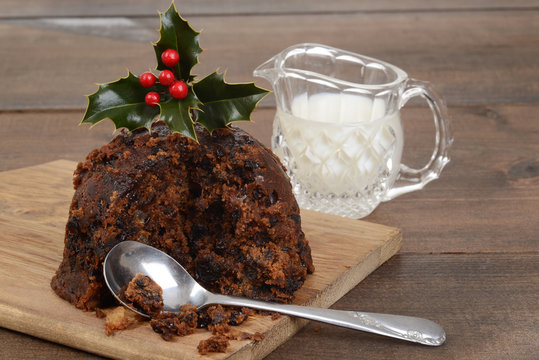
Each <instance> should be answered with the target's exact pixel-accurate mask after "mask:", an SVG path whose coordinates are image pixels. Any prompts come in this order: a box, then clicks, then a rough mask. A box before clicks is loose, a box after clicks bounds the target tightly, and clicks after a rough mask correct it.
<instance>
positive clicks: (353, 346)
mask: <svg viewBox="0 0 539 360" xmlns="http://www.w3.org/2000/svg"><path fill="white" fill-rule="evenodd" d="M538 283H539V254H537V253H535V254H458V255H457V254H446V255H431V256H424V255H415V254H403V255H398V256H395V257H393V258H392V259H390V260H389V261H388V262H387V263H386V264H384V265H383V266H382V267H380V268H379V269H378V270H376V271H375V272H373V273H372V274H371V275H370V276H369V277H368V278H367V279H365V280H364V281H362V282H361V284H360V285H359V286H358V287H356V288H354V289H353V290H352V291H351V292H349V293H348V294H347V295H346V296H344V297H343V298H342V299H341V300H340V301H339V302H337V303H336V304H335V305H334V306H333V308H336V309H350V308H352V307H356V308H361V309H366V310H368V311H381V312H386V313H394V314H405V315H416V316H422V317H425V318H430V319H436V321H439V323H440V324H441V325H442V326H443V327H444V328H445V330H446V333H447V341H446V343H445V344H444V345H443V346H441V347H438V348H424V347H418V346H413V345H412V346H410V345H409V344H406V343H403V342H394V341H391V340H388V339H385V338H382V337H378V336H375V335H370V334H361V333H357V332H353V331H349V330H346V329H339V328H335V327H331V326H327V325H325V324H317V323H310V324H309V325H308V326H306V327H305V328H304V329H302V330H301V331H300V332H299V333H298V334H297V335H296V336H294V337H293V338H292V339H291V340H289V341H288V342H287V343H285V344H284V345H282V346H281V347H279V348H278V349H277V350H276V351H275V352H273V353H272V354H270V355H269V356H268V357H267V360H278V359H285V358H288V359H308V358H309V355H310V356H312V358H316V359H359V358H361V359H397V358H398V359H417V360H423V359H425V360H426V359H484V360H506V359H512V360H517V359H518V360H531V359H535V358H536V357H537V352H538V350H539V338H538V337H537V336H536V334H537V329H538V328H539V308H538V307H537V294H538V292H537V286H536V285H532V284H538ZM305 344H309V348H306V347H305V346H304V345H305ZM305 352H307V353H308V354H306V353H305Z"/></svg>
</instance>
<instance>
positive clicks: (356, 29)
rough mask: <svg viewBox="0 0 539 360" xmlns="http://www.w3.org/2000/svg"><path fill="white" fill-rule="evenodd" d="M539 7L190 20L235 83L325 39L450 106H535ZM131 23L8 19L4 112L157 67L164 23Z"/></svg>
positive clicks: (207, 57) (64, 98)
mask: <svg viewBox="0 0 539 360" xmlns="http://www.w3.org/2000/svg"><path fill="white" fill-rule="evenodd" d="M538 12H539V10H527V11H504V12H481V11H478V12H467V13H453V12H443V13H437V12H434V13H433V12H426V13H420V14H419V13H418V14H416V15H414V16H413V17H411V16H410V15H409V14H406V13H400V12H399V13H375V14H363V13H347V14H338V15H336V14H328V15H310V16H292V15H279V16H269V15H268V16H261V17H257V16H255V17H237V16H236V17H235V16H230V17H194V18H193V19H191V24H192V25H193V26H194V27H195V28H197V29H203V34H202V35H201V44H202V47H203V48H204V49H206V50H205V51H204V52H203V53H202V54H201V56H200V61H201V63H200V64H199V65H197V67H196V68H195V71H196V73H198V74H202V75H205V74H209V73H211V72H212V71H214V70H215V69H216V68H221V69H228V73H227V74H228V76H227V78H228V79H229V81H251V80H252V79H253V76H252V71H253V70H254V69H255V68H256V66H258V65H259V64H261V63H262V62H264V61H265V60H267V59H269V58H270V57H271V56H273V55H275V54H277V53H278V52H280V51H281V50H283V49H285V48H286V47H288V46H290V45H292V44H296V43H301V42H317V43H324V44H327V45H331V46H335V47H339V48H343V49H347V50H350V51H354V52H358V53H362V54H366V55H370V56H373V57H376V58H379V59H383V60H386V61H388V62H391V63H393V64H395V65H397V66H399V67H401V68H403V69H405V70H406V71H407V72H408V73H409V75H410V76H411V77H414V78H417V79H421V80H427V81H430V82H432V83H433V84H434V85H435V87H436V88H438V89H439V90H440V91H441V92H442V94H444V95H445V98H446V100H447V102H448V103H449V104H482V103H483V104H493V103H507V102H517V103H533V102H537V101H538V99H539V47H538V46H537V43H538V42H539V22H537V21H536V19H537V16H538V15H537V14H538ZM129 21H131V22H132V24H131V23H129V24H131V25H129V24H127V25H126V24H124V23H123V22H122V23H121V24H118V25H117V28H116V29H115V27H114V24H111V25H108V24H107V23H104V24H105V25H106V26H105V25H101V26H100V25H99V24H94V25H93V27H91V28H92V29H93V31H90V30H89V29H88V28H86V27H84V26H83V27H82V28H81V29H80V31H81V32H83V34H77V33H76V31H77V26H67V27H60V28H58V29H57V30H54V29H50V27H51V26H52V27H54V24H52V25H51V24H50V20H48V22H46V23H44V22H41V21H38V20H30V21H27V22H24V23H21V24H19V25H17V24H16V23H8V22H2V23H0V43H2V45H3V46H2V47H1V48H0V56H1V57H2V59H3V61H2V62H0V73H2V74H3V79H2V81H3V82H4V81H5V83H6V84H10V86H9V87H1V88H0V110H9V109H11V110H17V109H81V108H84V107H85V106H86V104H87V101H86V99H85V98H84V96H83V95H84V94H89V93H92V92H94V91H95V90H96V87H95V83H96V82H108V81H113V80H115V79H117V78H119V77H120V76H124V75H125V74H126V70H125V69H126V67H127V68H129V69H130V70H131V71H133V72H134V73H137V74H138V73H141V72H143V71H146V70H147V69H148V68H150V67H152V66H153V65H154V63H155V59H154V54H153V51H152V49H151V46H150V42H151V41H155V40H156V39H157V34H156V32H155V29H157V28H158V26H159V20H158V18H157V17H156V16H152V17H150V18H135V19H131V20H129ZM322 23H323V24H324V26H319V24H322ZM111 26H112V30H111ZM124 26H127V27H128V29H127V30H125V29H124V30H122V29H123V28H124ZM100 28H101V30H102V33H101V36H100V35H99V34H100V32H99V29H100ZM96 29H97V30H96ZM132 29H143V30H138V31H139V32H137V37H138V38H139V39H141V40H142V41H133V40H124V39H122V38H113V37H114V36H115V35H114V34H115V33H116V31H118V32H119V33H120V34H123V35H120V36H124V37H125V36H127V35H126V34H129V33H130V32H131V30H132ZM222 29H227V31H222ZM91 34H94V35H91ZM373 38H375V39H376V41H372V39H373ZM51 44H54V49H55V51H54V52H51V51H50V48H51ZM30 48H31V49H32V53H33V54H34V56H31V57H29V56H26V54H27V52H28V49H30ZM58 54H62V56H58ZM102 54H106V56H102ZM259 83H260V85H265V84H266V83H265V82H264V81H263V80H259ZM42 93H45V94H47V96H40V94H42ZM265 104H266V105H268V104H270V102H268V101H266V102H265Z"/></svg>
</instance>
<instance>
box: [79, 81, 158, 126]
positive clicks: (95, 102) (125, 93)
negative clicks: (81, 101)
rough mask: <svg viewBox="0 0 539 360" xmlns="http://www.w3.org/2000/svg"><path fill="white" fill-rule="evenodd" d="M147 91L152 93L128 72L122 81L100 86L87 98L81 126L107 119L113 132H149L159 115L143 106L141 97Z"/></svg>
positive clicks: (156, 109)
mask: <svg viewBox="0 0 539 360" xmlns="http://www.w3.org/2000/svg"><path fill="white" fill-rule="evenodd" d="M148 91H155V90H152V89H146V88H143V87H142V86H141V85H140V83H139V79H138V77H136V76H135V75H133V74H132V73H131V72H129V73H128V75H127V77H125V78H121V79H120V80H117V81H114V82H110V83H106V84H101V85H99V87H98V89H97V91H96V92H95V93H93V94H92V95H89V96H88V108H87V109H86V113H85V114H84V118H83V119H82V123H90V124H94V125H95V124H97V123H98V122H100V121H102V120H104V119H107V118H108V119H111V120H112V122H113V123H114V126H115V127H116V129H119V128H122V127H124V128H127V129H128V130H130V131H132V130H135V129H138V128H141V127H145V128H147V129H150V127H151V124H152V123H153V122H154V120H155V118H156V117H157V116H158V115H159V108H158V107H157V106H155V107H150V106H148V105H146V103H145V101H144V97H145V96H146V93H147V92H148Z"/></svg>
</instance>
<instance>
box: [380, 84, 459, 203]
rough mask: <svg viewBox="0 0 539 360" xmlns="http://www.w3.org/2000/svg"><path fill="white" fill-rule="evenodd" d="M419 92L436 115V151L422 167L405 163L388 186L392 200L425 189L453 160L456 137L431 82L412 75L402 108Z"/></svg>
mask: <svg viewBox="0 0 539 360" xmlns="http://www.w3.org/2000/svg"><path fill="white" fill-rule="evenodd" d="M416 96H420V97H422V98H423V99H425V101H426V102H427V104H428V105H429V108H430V110H431V111H432V114H433V117H434V126H435V129H436V139H435V145H434V151H433V152H432V155H431V157H430V160H429V162H428V163H427V164H426V165H425V166H424V167H422V168H421V169H413V168H410V167H408V166H406V165H404V164H401V165H400V170H399V173H398V175H397V180H396V181H395V184H394V185H393V187H392V188H391V189H389V190H388V192H387V193H386V195H385V197H384V199H383V201H388V200H391V199H393V198H395V197H397V196H400V195H402V194H406V193H408V192H411V191H416V190H421V189H422V188H423V187H424V186H425V185H426V184H428V183H429V182H431V181H432V180H435V179H437V178H439V177H440V173H441V172H442V169H443V168H444V166H445V165H447V163H448V162H449V155H448V151H449V147H450V146H451V144H452V143H453V138H452V134H451V125H450V121H449V117H448V115H447V108H446V106H445V103H444V101H443V99H442V97H441V96H440V95H439V94H438V93H437V92H436V91H435V90H434V88H433V87H432V86H431V85H430V84H429V83H428V82H425V81H419V80H415V79H409V80H408V83H407V85H406V89H405V90H404V93H403V95H402V98H401V102H400V104H399V108H401V107H403V106H404V105H405V104H406V103H407V102H408V101H409V100H410V99H411V98H413V97H416Z"/></svg>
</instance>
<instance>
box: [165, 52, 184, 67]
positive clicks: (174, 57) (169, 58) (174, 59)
mask: <svg viewBox="0 0 539 360" xmlns="http://www.w3.org/2000/svg"><path fill="white" fill-rule="evenodd" d="M161 60H163V64H165V65H166V66H168V67H173V66H176V64H178V62H179V61H180V54H178V52H177V51H176V50H174V49H166V50H165V51H163V53H162V54H161Z"/></svg>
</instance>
